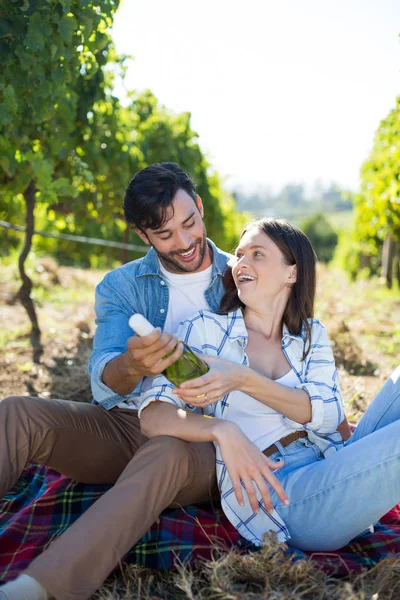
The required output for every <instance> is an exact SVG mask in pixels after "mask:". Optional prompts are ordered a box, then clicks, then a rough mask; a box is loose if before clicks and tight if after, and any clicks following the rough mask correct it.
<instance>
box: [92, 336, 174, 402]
mask: <svg viewBox="0 0 400 600" xmlns="http://www.w3.org/2000/svg"><path fill="white" fill-rule="evenodd" d="M170 352H172V354H171V356H168V357H167V358H164V357H165V356H167V355H168V354H169V353H170ZM182 352H183V346H182V344H180V343H178V340H177V338H176V336H174V335H171V334H170V333H161V330H160V329H159V328H156V329H154V330H153V331H152V332H151V333H150V334H149V335H146V336H143V337H139V336H138V335H134V336H132V337H130V338H129V339H128V341H127V350H126V351H125V352H124V353H123V354H120V355H119V356H117V357H116V358H113V359H112V360H110V362H109V363H107V364H106V366H105V367H104V371H103V375H102V378H103V381H104V383H105V384H106V386H108V387H109V388H110V389H112V390H113V391H114V392H115V393H117V394H121V395H122V396H125V395H126V394H130V393H131V392H132V390H134V389H135V387H136V386H137V384H138V383H139V381H140V380H141V379H142V377H154V376H155V375H159V374H160V373H162V372H163V371H164V369H166V368H167V367H169V365H172V363H173V362H175V361H176V360H177V359H178V358H179V357H180V356H181V354H182Z"/></svg>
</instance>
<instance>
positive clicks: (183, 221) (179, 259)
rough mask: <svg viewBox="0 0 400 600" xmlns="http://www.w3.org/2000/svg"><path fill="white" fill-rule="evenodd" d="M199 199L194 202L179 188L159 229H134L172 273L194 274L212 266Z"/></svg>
mask: <svg viewBox="0 0 400 600" xmlns="http://www.w3.org/2000/svg"><path fill="white" fill-rule="evenodd" d="M202 217H203V206H202V204H201V201H200V198H199V202H198V204H195V202H194V201H193V198H191V196H189V194H188V193H187V192H185V191H184V190H182V189H180V190H178V191H177V193H176V194H175V196H174V198H173V201H172V209H171V208H170V209H168V211H167V221H166V222H165V223H164V224H163V225H162V226H161V228H160V229H145V231H144V233H143V232H141V231H138V230H137V233H138V235H139V236H140V237H141V239H142V240H143V241H144V242H145V243H146V244H151V245H152V246H153V248H154V250H155V251H156V252H157V254H158V257H159V259H160V261H161V263H162V265H163V266H164V267H165V269H167V271H170V272H171V273H196V272H198V271H204V269H206V268H207V267H209V266H210V265H211V255H210V250H209V248H208V246H207V241H206V228H205V226H204V222H203V218H202Z"/></svg>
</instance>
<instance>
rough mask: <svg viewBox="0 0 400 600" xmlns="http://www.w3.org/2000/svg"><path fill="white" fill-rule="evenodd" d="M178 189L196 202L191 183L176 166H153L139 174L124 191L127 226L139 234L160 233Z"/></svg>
mask: <svg viewBox="0 0 400 600" xmlns="http://www.w3.org/2000/svg"><path fill="white" fill-rule="evenodd" d="M179 189H183V190H185V192H187V193H188V194H189V196H191V197H192V198H193V200H194V201H195V200H196V189H195V185H194V182H193V181H192V180H191V178H190V177H189V175H188V174H187V173H185V171H184V170H183V169H181V167H180V166H179V165H177V164H176V163H173V162H161V163H155V164H154V165H150V166H149V167H146V168H145V169H143V170H142V171H139V172H138V173H136V175H135V176H134V177H133V178H132V179H131V180H130V182H129V185H128V187H127V188H126V193H125V198H124V204H123V209H124V213H125V219H126V221H127V223H129V224H130V225H132V226H133V227H137V228H138V229H140V230H141V231H144V230H145V229H147V228H150V229H160V227H162V225H164V223H165V222H166V221H167V215H168V216H170V215H169V214H168V209H169V208H170V207H171V204H172V200H173V197H174V196H175V194H176V192H177V191H178V190H179ZM171 208H172V207H171ZM172 214H173V213H172Z"/></svg>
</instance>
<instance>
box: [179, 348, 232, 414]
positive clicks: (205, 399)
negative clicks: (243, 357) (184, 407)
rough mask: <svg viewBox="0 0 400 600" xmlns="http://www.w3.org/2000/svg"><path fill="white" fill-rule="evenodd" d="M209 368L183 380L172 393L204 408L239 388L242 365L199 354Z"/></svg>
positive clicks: (187, 402)
mask: <svg viewBox="0 0 400 600" xmlns="http://www.w3.org/2000/svg"><path fill="white" fill-rule="evenodd" d="M198 356H199V358H201V359H202V360H204V361H205V362H206V363H207V364H208V366H209V367H210V370H209V371H208V373H206V374H205V375H202V376H201V377H197V378H196V379H191V380H189V381H185V382H184V383H182V384H181V385H180V386H179V387H178V388H175V389H174V390H173V393H174V394H175V395H176V396H178V397H179V398H181V399H182V400H183V401H184V402H186V404H191V405H192V406H198V407H200V408H204V407H205V406H207V405H209V404H214V402H218V400H220V399H221V398H223V397H224V396H225V395H226V394H229V393H230V392H232V391H233V390H237V389H239V386H240V379H241V376H240V374H241V372H242V369H243V368H244V367H243V366H242V365H238V364H237V363H234V362H231V361H230V360H224V359H222V358H219V357H216V356H209V355H208V354H206V355H204V354H199V355H198Z"/></svg>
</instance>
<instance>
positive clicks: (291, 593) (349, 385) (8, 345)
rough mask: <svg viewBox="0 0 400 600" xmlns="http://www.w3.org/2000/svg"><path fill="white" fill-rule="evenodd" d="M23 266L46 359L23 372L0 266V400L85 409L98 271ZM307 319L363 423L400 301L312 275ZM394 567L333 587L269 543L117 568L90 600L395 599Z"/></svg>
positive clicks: (394, 563)
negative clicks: (60, 402)
mask: <svg viewBox="0 0 400 600" xmlns="http://www.w3.org/2000/svg"><path fill="white" fill-rule="evenodd" d="M42 266H43V269H39V270H37V267H35V266H34V264H30V266H29V268H30V273H31V275H32V278H33V279H34V282H35V289H34V297H35V300H36V302H37V306H38V308H37V310H38V315H39V321H40V324H41V327H42V338H43V343H44V346H45V352H44V355H43V357H42V362H41V364H40V365H34V364H33V363H32V353H31V349H30V348H29V341H28V333H29V325H28V322H27V317H26V315H25V312H24V310H23V309H22V307H21V306H19V305H14V306H10V305H8V304H7V300H8V299H9V298H10V297H11V296H12V295H13V294H14V293H15V292H16V290H17V289H18V285H19V284H18V282H17V279H16V270H15V268H14V267H13V266H12V265H9V264H8V265H7V264H4V263H3V265H2V266H1V277H0V313H1V314H2V316H4V319H3V323H2V328H1V329H0V387H1V390H2V395H4V396H5V395H8V394H40V395H42V396H45V397H46V396H48V397H58V398H65V399H72V400H78V401H88V400H90V397H91V393H90V385H89V381H88V376H87V373H86V366H87V361H88V358H89V355H90V352H91V346H92V338H93V334H94V322H93V321H94V314H93V295H94V287H95V284H96V283H97V281H99V280H100V279H101V277H102V275H103V273H102V272H100V271H81V270H79V269H71V268H58V267H57V265H54V264H53V265H51V263H47V264H46V263H44V264H43V265H42ZM316 317H317V318H319V319H320V320H321V321H322V322H323V323H324V324H325V325H326V326H327V328H328V331H329V334H330V337H331V339H332V341H333V343H334V352H335V357H336V362H337V365H338V368H339V370H340V381H341V387H342V392H343V396H344V400H345V407H346V414H347V415H348V418H349V420H350V421H352V422H357V421H358V420H359V418H360V417H361V416H362V414H363V412H364V411H365V409H366V407H367V406H368V404H369V403H370V402H371V400H372V398H373V397H374V395H375V393H376V392H377V391H378V389H379V388H380V387H381V385H382V384H383V382H384V381H385V380H386V378H387V377H388V375H389V374H390V372H391V371H392V370H393V368H394V367H395V366H396V365H397V364H398V355H399V352H400V298H399V294H398V290H394V291H393V290H392V291H390V290H387V289H386V288H385V287H384V286H383V284H382V282H381V281H380V280H379V279H376V280H371V281H363V280H360V281H356V282H353V283H350V282H349V280H348V279H347V277H346V275H345V274H344V273H343V272H342V271H340V270H336V269H334V268H326V267H324V266H320V268H319V284H318V302H317V307H316ZM399 586H400V560H399V559H397V558H395V557H392V558H388V559H387V560H385V561H382V562H381V563H380V564H379V565H378V566H377V567H376V568H374V569H372V570H371V571H368V572H365V573H363V574H361V575H357V576H355V575H350V576H349V577H348V578H347V579H346V580H338V579H332V578H330V577H328V576H327V575H325V574H324V573H322V572H321V571H320V570H319V569H318V568H317V567H316V566H315V564H314V563H313V562H312V561H298V562H293V561H291V560H290V559H289V558H287V557H286V556H285V555H284V554H283V553H282V552H281V551H280V550H279V546H278V545H277V543H276V541H275V540H274V539H273V538H271V539H270V540H268V541H267V543H266V545H265V546H264V548H263V549H262V550H261V552H257V553H254V554H249V555H246V556H243V555H242V556H241V555H239V554H237V552H234V551H231V552H230V553H227V554H226V555H223V556H222V557H220V558H219V559H218V560H215V561H209V562H206V563H203V564H199V565H197V566H195V567H190V568H189V567H187V568H185V567H183V566H181V567H178V568H177V569H176V570H175V571H167V572H161V571H160V572H159V571H152V570H149V569H144V568H142V567H138V566H126V567H124V569H123V571H122V573H115V574H113V575H112V576H111V577H110V578H109V579H108V580H107V582H106V583H105V585H104V586H103V587H102V588H101V589H100V590H99V592H98V593H97V594H96V595H95V596H94V598H96V600H132V599H135V600H137V599H147V600H173V599H174V600H175V599H178V600H179V599H182V600H211V599H219V600H267V599H268V600H287V599H292V598H293V599H294V598H296V599H300V600H367V599H369V600H397V599H398V598H400V589H399Z"/></svg>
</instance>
